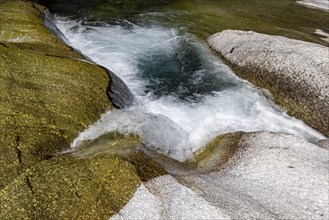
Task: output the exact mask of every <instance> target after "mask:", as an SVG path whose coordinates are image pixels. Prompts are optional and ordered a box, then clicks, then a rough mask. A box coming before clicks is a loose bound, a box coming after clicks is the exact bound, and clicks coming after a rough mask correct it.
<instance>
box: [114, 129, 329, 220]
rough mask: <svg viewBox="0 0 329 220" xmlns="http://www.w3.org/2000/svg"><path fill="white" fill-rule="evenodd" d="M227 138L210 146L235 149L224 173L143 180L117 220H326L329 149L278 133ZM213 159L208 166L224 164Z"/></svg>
mask: <svg viewBox="0 0 329 220" xmlns="http://www.w3.org/2000/svg"><path fill="white" fill-rule="evenodd" d="M233 137H235V138H238V139H239V140H238V141H234V143H236V144H235V146H233V145H232V142H227V141H228V140H232V138H233ZM227 138H228V140H225V139H226V138H225V136H220V137H219V139H220V140H222V141H219V139H218V138H216V139H214V143H213V144H210V145H208V146H209V147H211V148H212V150H213V151H220V149H221V148H222V147H224V146H225V145H226V144H225V143H224V142H226V143H227V144H228V146H231V147H232V148H234V149H235V154H234V155H233V156H231V157H230V159H229V160H228V162H227V163H226V164H224V165H223V164H222V167H221V169H219V170H215V171H210V172H209V171H206V172H201V173H200V172H199V170H198V169H197V170H196V172H189V173H186V172H184V171H183V172H180V170H176V172H175V175H173V176H169V175H166V176H161V177H157V178H155V179H152V180H150V181H148V182H145V183H143V184H142V185H141V186H140V187H139V189H138V190H137V191H136V193H135V194H134V196H133V198H132V199H131V200H130V201H129V203H128V204H127V205H126V206H125V207H124V208H123V209H122V210H120V212H119V213H118V214H117V215H114V216H113V219H225V220H226V219H241V220H243V219H323V220H326V219H328V217H329V209H328V208H329V206H328V205H329V192H328V187H329V172H328V169H329V151H328V150H327V149H323V148H320V147H318V146H316V145H314V144H312V143H310V142H307V141H306V140H304V139H301V138H298V137H295V136H293V135H288V134H280V133H269V132H254V133H244V134H242V133H233V134H229V135H228V137H227ZM235 138H234V139H235ZM215 143H218V148H219V149H217V150H215V148H216V147H214V146H213V145H214V144H215ZM206 151H207V150H206ZM224 151H227V150H226V149H224ZM206 154H207V155H209V154H208V153H207V152H206ZM209 157H210V158H209V159H207V160H206V161H207V163H208V164H211V162H210V160H214V163H218V162H219V163H220V162H221V161H222V160H221V159H218V158H213V157H211V155H209ZM220 157H223V158H226V157H227V155H225V154H223V155H222V156H220ZM203 158H204V159H205V156H203Z"/></svg>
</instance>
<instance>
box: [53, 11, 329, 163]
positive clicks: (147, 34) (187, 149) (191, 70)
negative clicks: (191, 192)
mask: <svg viewBox="0 0 329 220" xmlns="http://www.w3.org/2000/svg"><path fill="white" fill-rule="evenodd" d="M156 16H159V14H152V13H150V14H148V15H147V16H145V15H140V17H141V19H144V21H145V18H147V19H149V22H130V21H127V20H118V21H117V22H111V23H105V22H94V23H92V22H83V21H77V20H70V19H68V18H65V17H57V19H56V25H57V27H58V28H59V29H60V30H61V31H62V32H63V34H64V35H65V37H66V38H67V40H68V42H69V43H70V44H71V46H73V47H74V48H77V49H78V50H80V51H81V52H82V53H83V54H85V55H87V56H88V57H90V58H91V59H92V60H93V61H95V62H96V63H98V64H100V65H103V66H105V67H107V68H108V69H110V70H111V71H112V72H114V73H115V74H117V75H118V76H119V77H120V78H121V79H122V80H123V81H124V82H125V83H126V84H127V86H128V87H129V88H130V90H131V91H132V93H133V94H134V95H135V97H136V102H135V104H134V105H133V106H131V107H130V108H127V109H121V110H113V111H109V112H107V113H105V114H104V115H103V116H102V118H101V119H100V120H99V121H98V122H96V123H95V124H94V125H91V126H90V127H89V128H88V129H87V130H85V131H84V132H82V133H81V134H80V135H79V136H78V137H77V138H76V140H75V141H74V142H73V143H72V147H77V146H79V144H80V143H81V142H82V141H84V140H91V139H95V138H97V137H99V136H100V135H102V134H104V133H108V132H112V131H117V132H120V133H124V134H129V133H137V134H138V135H139V136H140V137H141V139H142V141H143V143H144V144H145V145H147V146H149V147H154V148H156V149H158V150H161V151H162V152H164V153H166V154H168V155H169V156H171V157H173V158H175V159H177V160H181V161H182V160H185V159H186V158H188V157H189V156H191V155H192V154H193V152H195V151H197V150H199V149H200V148H202V147H203V146H205V144H206V143H207V142H209V141H210V140H211V139H212V138H214V137H215V136H217V135H219V134H223V133H228V132H235V131H272V132H286V133H291V134H295V135H297V136H300V137H304V138H307V139H309V140H312V141H315V140H319V139H323V138H324V136H323V135H322V134H320V133H318V132H317V131H315V130H313V129H312V128H310V127H308V126H307V125H305V124H304V123H303V122H302V121H300V120H297V119H295V118H292V117H290V116H288V115H287V114H286V113H285V111H284V110H283V109H281V108H279V107H278V106H276V105H275V104H274V103H273V102H272V101H271V100H270V99H268V98H267V97H270V94H268V93H267V92H266V91H263V90H261V89H259V88H256V87H254V86H253V85H251V84H250V83H248V82H247V81H245V80H242V79H240V78H238V77H237V76H236V75H235V74H234V73H233V72H232V70H231V69H230V68H229V67H228V66H226V65H225V64H223V62H222V61H221V60H220V59H219V58H218V57H217V56H216V55H214V54H213V53H212V51H211V50H210V49H209V48H208V47H207V45H206V44H205V43H204V42H202V41H200V40H198V39H197V38H196V37H195V36H194V35H193V34H190V33H188V31H187V29H186V28H184V27H177V25H175V26H172V27H170V26H168V25H162V24H161V23H158V22H155V21H153V20H152V17H156ZM161 16H166V14H161Z"/></svg>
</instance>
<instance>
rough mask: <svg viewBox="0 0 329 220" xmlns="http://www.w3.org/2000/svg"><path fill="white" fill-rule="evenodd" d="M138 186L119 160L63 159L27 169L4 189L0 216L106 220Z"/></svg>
mask: <svg viewBox="0 0 329 220" xmlns="http://www.w3.org/2000/svg"><path fill="white" fill-rule="evenodd" d="M140 183H141V181H140V178H139V177H138V175H137V174H136V171H135V169H134V167H133V166H132V165H131V164H130V163H129V162H127V161H125V160H124V159H123V158H122V157H120V156H108V155H99V156H97V157H93V158H89V159H87V158H84V159H78V158H75V157H73V156H71V155H60V156H56V157H53V158H51V159H49V160H44V161H42V162H40V163H39V164H37V165H35V166H33V167H31V168H30V169H27V170H26V171H25V172H24V173H22V174H21V175H20V176H18V177H17V178H16V179H15V180H14V181H13V182H12V183H11V184H9V185H8V186H7V187H5V188H3V189H2V190H1V191H0V206H1V213H0V218H1V219H75V218H79V219H108V218H109V217H110V216H111V215H113V214H115V213H117V212H118V211H119V210H120V209H121V208H122V207H123V206H124V205H125V204H126V203H127V202H128V201H129V199H130V198H131V196H132V195H133V193H134V192H135V190H136V189H137V187H138V186H139V185H140Z"/></svg>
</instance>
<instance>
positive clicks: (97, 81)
mask: <svg viewBox="0 0 329 220" xmlns="http://www.w3.org/2000/svg"><path fill="white" fill-rule="evenodd" d="M44 10H45V9H44V8H43V7H41V6H38V5H36V4H33V3H31V2H27V1H4V0H1V1H0V11H1V16H0V21H1V26H0V54H1V55H0V70H1V72H0V102H1V105H0V114H1V117H0V132H1V137H0V152H1V156H0V162H1V164H2V166H1V167H0V188H2V187H4V186H5V185H6V184H8V183H9V182H10V181H11V180H12V179H13V178H15V177H16V176H17V175H19V174H20V173H21V172H23V171H24V170H25V169H26V168H28V167H30V166H32V165H34V164H35V163H37V162H39V161H41V160H43V159H45V158H48V157H50V156H51V155H52V154H54V153H56V152H58V151H61V150H63V149H65V148H67V147H68V146H69V144H70V142H71V141H72V140H73V138H74V137H75V136H76V135H77V134H78V133H79V132H80V131H82V130H83V129H85V128H86V127H87V126H88V125H89V124H91V123H93V122H95V121H96V120H97V119H98V118H99V116H100V114H102V113H104V112H105V111H106V110H107V109H108V108H110V107H111V103H110V101H109V100H108V97H107V95H106V90H107V87H108V84H109V76H108V74H107V72H106V70H104V69H103V68H101V67H98V66H97V65H94V64H90V63H87V62H84V61H80V60H77V59H80V58H82V56H81V55H80V54H78V53H76V52H74V51H73V50H72V49H71V48H70V47H68V46H66V45H65V44H64V43H63V42H62V41H60V40H59V39H57V38H56V37H55V36H54V35H53V33H52V32H51V31H50V30H49V29H47V28H46V27H45V26H44ZM71 58H72V59H71Z"/></svg>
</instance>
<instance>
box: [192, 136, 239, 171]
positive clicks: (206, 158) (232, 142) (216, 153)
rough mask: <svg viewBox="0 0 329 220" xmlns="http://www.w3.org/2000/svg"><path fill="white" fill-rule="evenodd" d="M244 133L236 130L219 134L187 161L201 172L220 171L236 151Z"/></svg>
mask: <svg viewBox="0 0 329 220" xmlns="http://www.w3.org/2000/svg"><path fill="white" fill-rule="evenodd" d="M242 135H243V132H235V133H229V134H223V135H219V136H217V137H216V138H214V139H213V140H211V141H210V142H209V143H208V144H207V145H206V146H205V147H204V148H203V149H202V150H200V151H199V152H196V153H195V154H194V156H193V157H192V158H190V159H189V160H188V161H187V163H189V164H194V166H195V167H196V169H197V170H199V171H201V172H205V171H206V172H208V171H219V170H220V169H221V168H222V167H223V166H225V165H226V163H227V162H228V161H229V159H230V158H231V157H232V156H233V155H234V153H235V152H236V150H237V148H238V145H239V142H240V140H241V137H242Z"/></svg>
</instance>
